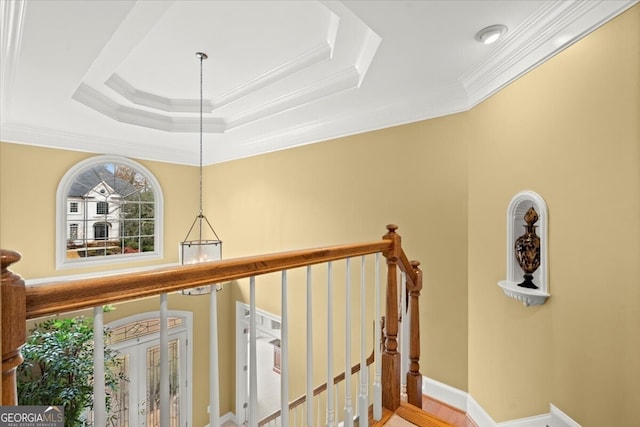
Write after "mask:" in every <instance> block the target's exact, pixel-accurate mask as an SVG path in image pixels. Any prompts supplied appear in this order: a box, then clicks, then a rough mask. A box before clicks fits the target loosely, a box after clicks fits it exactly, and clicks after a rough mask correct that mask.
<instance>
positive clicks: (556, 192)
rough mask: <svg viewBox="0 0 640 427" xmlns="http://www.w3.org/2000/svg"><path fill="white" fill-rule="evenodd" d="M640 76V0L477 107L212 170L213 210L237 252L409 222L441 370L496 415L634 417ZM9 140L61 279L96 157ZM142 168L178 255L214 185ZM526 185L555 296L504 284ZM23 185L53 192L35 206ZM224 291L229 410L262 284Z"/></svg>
mask: <svg viewBox="0 0 640 427" xmlns="http://www.w3.org/2000/svg"><path fill="white" fill-rule="evenodd" d="M639 76H640V6H635V7H634V8H632V9H630V10H629V11H627V12H626V13H624V14H623V15H621V16H620V17H618V18H616V19H615V20H613V21H612V22H610V23H609V24H607V25H606V26H604V27H602V28H601V29H599V30H597V31H596V32H594V33H593V34H591V35H589V36H588V37H586V38H585V39H583V40H582V41H580V42H578V43H576V44H575V45H573V46H571V47H570V48H568V49H567V50H565V51H564V52H562V53H560V54H558V55H557V56H556V57H554V58H553V59H551V60H550V61H548V62H547V63H545V64H543V65H542V66H540V67H539V68H537V69H535V70H534V71H532V72H530V73H529V74H527V75H526V76H524V77H523V78H521V79H519V80H518V81H516V82H514V83H512V84H511V85H509V86H508V87H507V88H505V89H503V90H502V91H501V92H499V93H498V94H496V95H494V96H493V97H491V98H490V99H488V100H487V101H485V102H484V103H482V104H481V105H479V106H477V107H476V108H474V109H473V110H471V111H469V112H466V113H461V114H457V115H453V116H449V117H444V118H438V119H434V120H428V121H424V122H420V123H414V124H409V125H404V126H399V127H395V128H391V129H386V130H381V131H376V132H370V133H366V134H362V135H356V136H351V137H346V138H341V139H338V140H334V141H327V142H323V143H319V144H313V145H308V146H304V147H299V148H295V149H291V150H286V151H281V152H277V153H271V154H267V155H262V156H257V157H253V158H248V159H243V160H238V161H233V162H228V163H223V164H218V165H213V166H209V167H207V168H206V170H205V183H206V185H205V192H206V194H205V202H206V207H205V211H206V213H207V215H208V217H209V219H210V220H211V221H212V223H213V224H214V225H215V227H216V231H218V233H219V234H220V237H221V238H222V240H223V241H224V256H225V258H231V257H235V256H243V255H249V254H257V253H263V252H271V251H281V250H288V249H295V248H301V247H312V246H319V245H324V244H334V243H341V242H345V243H346V242H353V241H368V240H371V239H377V238H379V237H380V236H381V235H382V234H384V232H385V230H384V225H385V224H387V223H396V224H398V225H399V226H400V228H399V233H400V234H401V235H402V236H403V246H404V248H405V250H406V252H407V253H408V255H409V256H410V257H411V258H415V259H418V260H420V261H421V262H422V267H423V270H424V272H425V277H424V279H425V280H424V282H425V288H424V291H423V293H422V298H421V314H422V322H421V333H422V342H421V352H422V358H421V371H422V373H423V374H425V375H427V376H429V377H431V378H434V379H436V380H439V381H442V382H444V383H447V384H449V385H451V386H453V387H455V388H458V389H461V390H465V391H469V392H470V394H471V395H472V396H473V397H474V398H475V399H476V400H477V401H478V402H479V403H480V404H481V405H482V406H483V407H484V409H486V410H487V411H488V413H489V414H490V415H491V416H492V417H493V418H494V419H495V420H496V421H505V420H509V419H515V418H521V417H527V416H532V415H537V414H540V413H546V412H548V411H549V403H553V404H554V405H556V406H558V407H559V408H560V409H562V410H563V411H565V412H566V413H567V414H569V415H570V416H572V417H573V418H575V419H576V421H578V422H579V423H581V424H582V425H583V426H585V427H589V426H597V427H599V426H603V425H621V426H623V425H633V424H634V423H635V422H636V416H635V415H636V414H635V413H634V411H635V409H636V406H637V402H638V401H640V364H639V363H638V360H640V341H639V340H638V339H637V333H638V330H639V329H640V286H638V279H637V278H638V277H640V267H639V263H638V260H639V259H640V225H639V224H638V223H639V220H640V124H639V120H638V117H640V87H639V84H640V83H639V80H640V77H639ZM0 150H1V151H0V154H1V155H2V156H1V157H2V159H1V163H0V165H1V166H2V171H1V174H0V177H1V178H2V181H1V183H0V185H1V187H0V189H1V190H2V192H1V193H0V201H1V202H2V217H1V218H0V232H1V233H2V234H1V235H0V246H2V247H4V248H9V249H18V250H21V251H22V252H23V253H25V258H26V259H25V261H24V262H22V263H21V264H22V266H21V267H20V268H16V270H17V271H18V272H20V273H22V274H23V275H24V276H25V277H27V278H31V277H40V276H46V275H52V274H55V272H54V271H53V263H54V258H53V254H52V251H53V218H54V217H55V215H54V210H53V209H54V206H55V203H54V194H55V186H56V185H57V182H58V180H59V178H60V177H61V176H62V174H63V173H64V172H65V171H66V170H67V169H68V168H69V167H70V166H72V165H73V164H75V163H76V162H77V161H79V160H81V159H83V158H85V157H86V155H85V154H80V153H71V152H63V151H57V150H47V149H42V148H32V147H23V146H16V145H13V144H1V145H0ZM38 160H39V161H40V162H42V163H43V164H44V166H40V165H39V163H40V162H39V161H38ZM143 164H145V166H147V167H148V168H149V169H150V170H151V171H152V172H153V173H154V174H156V176H157V177H158V179H159V180H160V182H161V184H162V185H163V189H164V191H165V202H166V206H167V210H168V211H170V212H171V215H170V216H169V215H167V217H166V218H165V221H166V223H165V229H166V232H167V237H166V242H167V243H166V244H167V245H168V246H167V249H166V255H167V258H170V257H173V251H174V249H173V248H175V245H176V244H177V242H178V241H180V240H182V238H183V235H182V234H183V233H184V231H183V230H184V228H185V224H187V223H190V221H191V219H192V218H191V215H192V212H193V210H194V209H195V207H196V206H195V202H196V201H197V196H196V194H195V192H193V191H192V192H191V193H192V194H191V193H185V192H184V189H185V188H193V186H192V182H193V181H195V179H196V173H197V172H196V171H195V170H190V169H188V168H184V167H180V166H175V165H163V164H159V163H152V162H143ZM36 165H38V166H36ZM193 169H195V168H193ZM42 171H44V174H45V177H46V179H44V180H43V179H41V177H42V176H43V175H42V173H43V172H42ZM184 172H187V173H186V174H185V173H184ZM183 175H184V176H183ZM13 176H18V177H20V178H19V181H16V180H14V178H9V177H13ZM191 178H193V179H191ZM9 180H12V181H11V182H9ZM186 181H188V183H189V184H187V182H186ZM14 186H17V187H18V188H19V189H20V190H19V191H17V190H14V189H13V187H14ZM43 186H44V187H43ZM524 189H529V190H533V191H536V192H538V193H539V194H541V195H542V197H543V198H544V199H545V200H546V202H547V204H548V208H549V272H550V292H551V294H552V297H551V298H550V300H549V301H548V302H547V303H546V304H545V305H543V306H540V307H529V308H525V307H523V306H522V305H521V304H520V303H518V302H516V301H515V300H511V299H508V298H506V297H505V296H503V294H502V292H501V291H500V289H499V288H498V286H497V282H498V281H499V280H502V279H504V278H505V275H506V266H505V257H506V248H505V239H506V224H505V216H506V209H507V206H508V203H509V201H510V199H511V197H513V195H514V194H516V193H517V192H519V191H521V190H524ZM24 194H28V195H30V197H32V195H33V194H39V195H41V197H43V198H44V199H38V205H37V206H38V209H28V210H24V209H20V208H19V206H20V204H21V203H24V202H23V200H24V199H23V195H24ZM33 206H35V204H34V205H33ZM43 209H44V211H43ZM48 209H50V212H49V217H50V218H51V227H52V230H51V234H50V235H48V234H46V232H45V234H44V235H43V234H42V229H41V228H39V229H38V230H34V229H32V228H30V227H31V225H32V224H33V223H36V222H38V221H39V220H41V219H42V218H46V217H47V215H44V213H46V212H47V210H48ZM174 212H175V216H174ZM19 230H27V231H23V232H25V233H28V237H29V239H27V240H26V241H28V242H29V243H27V244H25V243H24V241H25V240H24V239H21V238H20V236H21V235H20V233H19ZM168 260H169V259H167V261H168ZM222 294H224V297H223V298H224V301H225V302H224V304H226V306H225V308H224V309H223V311H222V313H221V315H220V316H221V317H220V318H221V324H222V325H227V326H226V327H225V326H223V327H222V328H221V334H227V335H224V336H222V337H221V342H222V345H221V346H222V347H225V346H227V347H228V348H229V349H230V352H229V353H227V354H226V355H225V356H223V359H224V360H225V361H224V362H221V366H222V370H224V369H227V371H225V372H224V375H227V378H223V386H222V387H223V388H221V390H222V394H223V399H226V401H225V403H223V404H221V409H222V413H225V412H227V411H233V410H234V408H233V403H232V401H233V390H234V386H233V378H232V375H233V353H232V349H233V336H232V335H230V334H232V333H233V329H234V327H233V322H234V320H233V315H234V311H235V307H233V306H232V304H233V302H234V301H235V300H236V299H242V300H246V287H245V285H244V284H242V283H241V284H234V285H232V286H229V287H227V288H225V291H223V292H222ZM176 304H178V303H176ZM224 304H223V305H224ZM259 305H260V306H261V307H262V308H264V309H266V310H268V311H273V312H277V311H278V308H277V307H278V306H279V296H278V297H277V298H275V297H274V298H270V297H269V296H268V295H264V294H263V295H262V296H260V295H259ZM225 310H226V311H225ZM122 312H124V310H122ZM204 369H206V368H204ZM194 372H195V371H194ZM225 392H226V393H227V394H226V395H225ZM198 405H200V406H199V407H202V406H201V405H202V404H198ZM194 423H195V424H196V425H198V424H197V423H198V419H197V418H194Z"/></svg>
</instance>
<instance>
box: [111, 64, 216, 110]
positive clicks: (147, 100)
mask: <svg viewBox="0 0 640 427" xmlns="http://www.w3.org/2000/svg"><path fill="white" fill-rule="evenodd" d="M104 84H105V86H107V87H109V88H111V89H113V91H114V92H116V93H117V94H119V95H121V96H122V97H123V98H125V99H126V100H128V101H129V102H131V103H132V104H136V105H140V106H143V107H149V108H153V109H155V110H161V111H165V112H169V113H199V112H200V100H199V99H171V98H166V97H163V96H159V95H155V94H153V93H149V92H145V91H142V90H139V89H137V88H135V87H134V86H133V85H131V84H130V83H129V82H127V81H126V80H125V79H124V78H122V77H121V76H120V75H118V74H117V73H113V74H112V75H111V76H110V77H109V78H108V79H107V81H106V82H105V83H104ZM202 109H203V111H204V112H206V113H210V112H211V111H212V110H213V107H212V105H211V102H210V101H208V100H203V101H202Z"/></svg>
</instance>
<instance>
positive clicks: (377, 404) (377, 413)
mask: <svg viewBox="0 0 640 427" xmlns="http://www.w3.org/2000/svg"><path fill="white" fill-rule="evenodd" d="M375 264H376V265H375V302H374V305H375V319H376V320H375V343H374V345H373V348H374V358H375V368H376V369H375V371H376V375H375V379H374V380H373V419H374V420H376V421H379V420H380V419H381V418H382V384H381V382H382V363H381V360H380V340H381V335H380V253H379V252H378V253H376V263H375Z"/></svg>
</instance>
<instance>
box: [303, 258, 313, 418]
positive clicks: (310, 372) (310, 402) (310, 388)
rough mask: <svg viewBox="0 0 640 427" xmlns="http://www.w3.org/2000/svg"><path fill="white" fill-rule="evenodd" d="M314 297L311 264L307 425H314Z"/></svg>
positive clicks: (309, 271)
mask: <svg viewBox="0 0 640 427" xmlns="http://www.w3.org/2000/svg"><path fill="white" fill-rule="evenodd" d="M312 307H313V298H312V295H311V266H307V401H306V402H305V407H306V410H307V427H312V426H313V311H312Z"/></svg>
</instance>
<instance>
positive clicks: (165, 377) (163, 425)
mask: <svg viewBox="0 0 640 427" xmlns="http://www.w3.org/2000/svg"><path fill="white" fill-rule="evenodd" d="M168 311H169V310H168V307H167V294H161V295H160V427H169V406H170V404H169V327H168V326H169V325H168V317H169V313H168ZM147 406H148V405H147Z"/></svg>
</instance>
